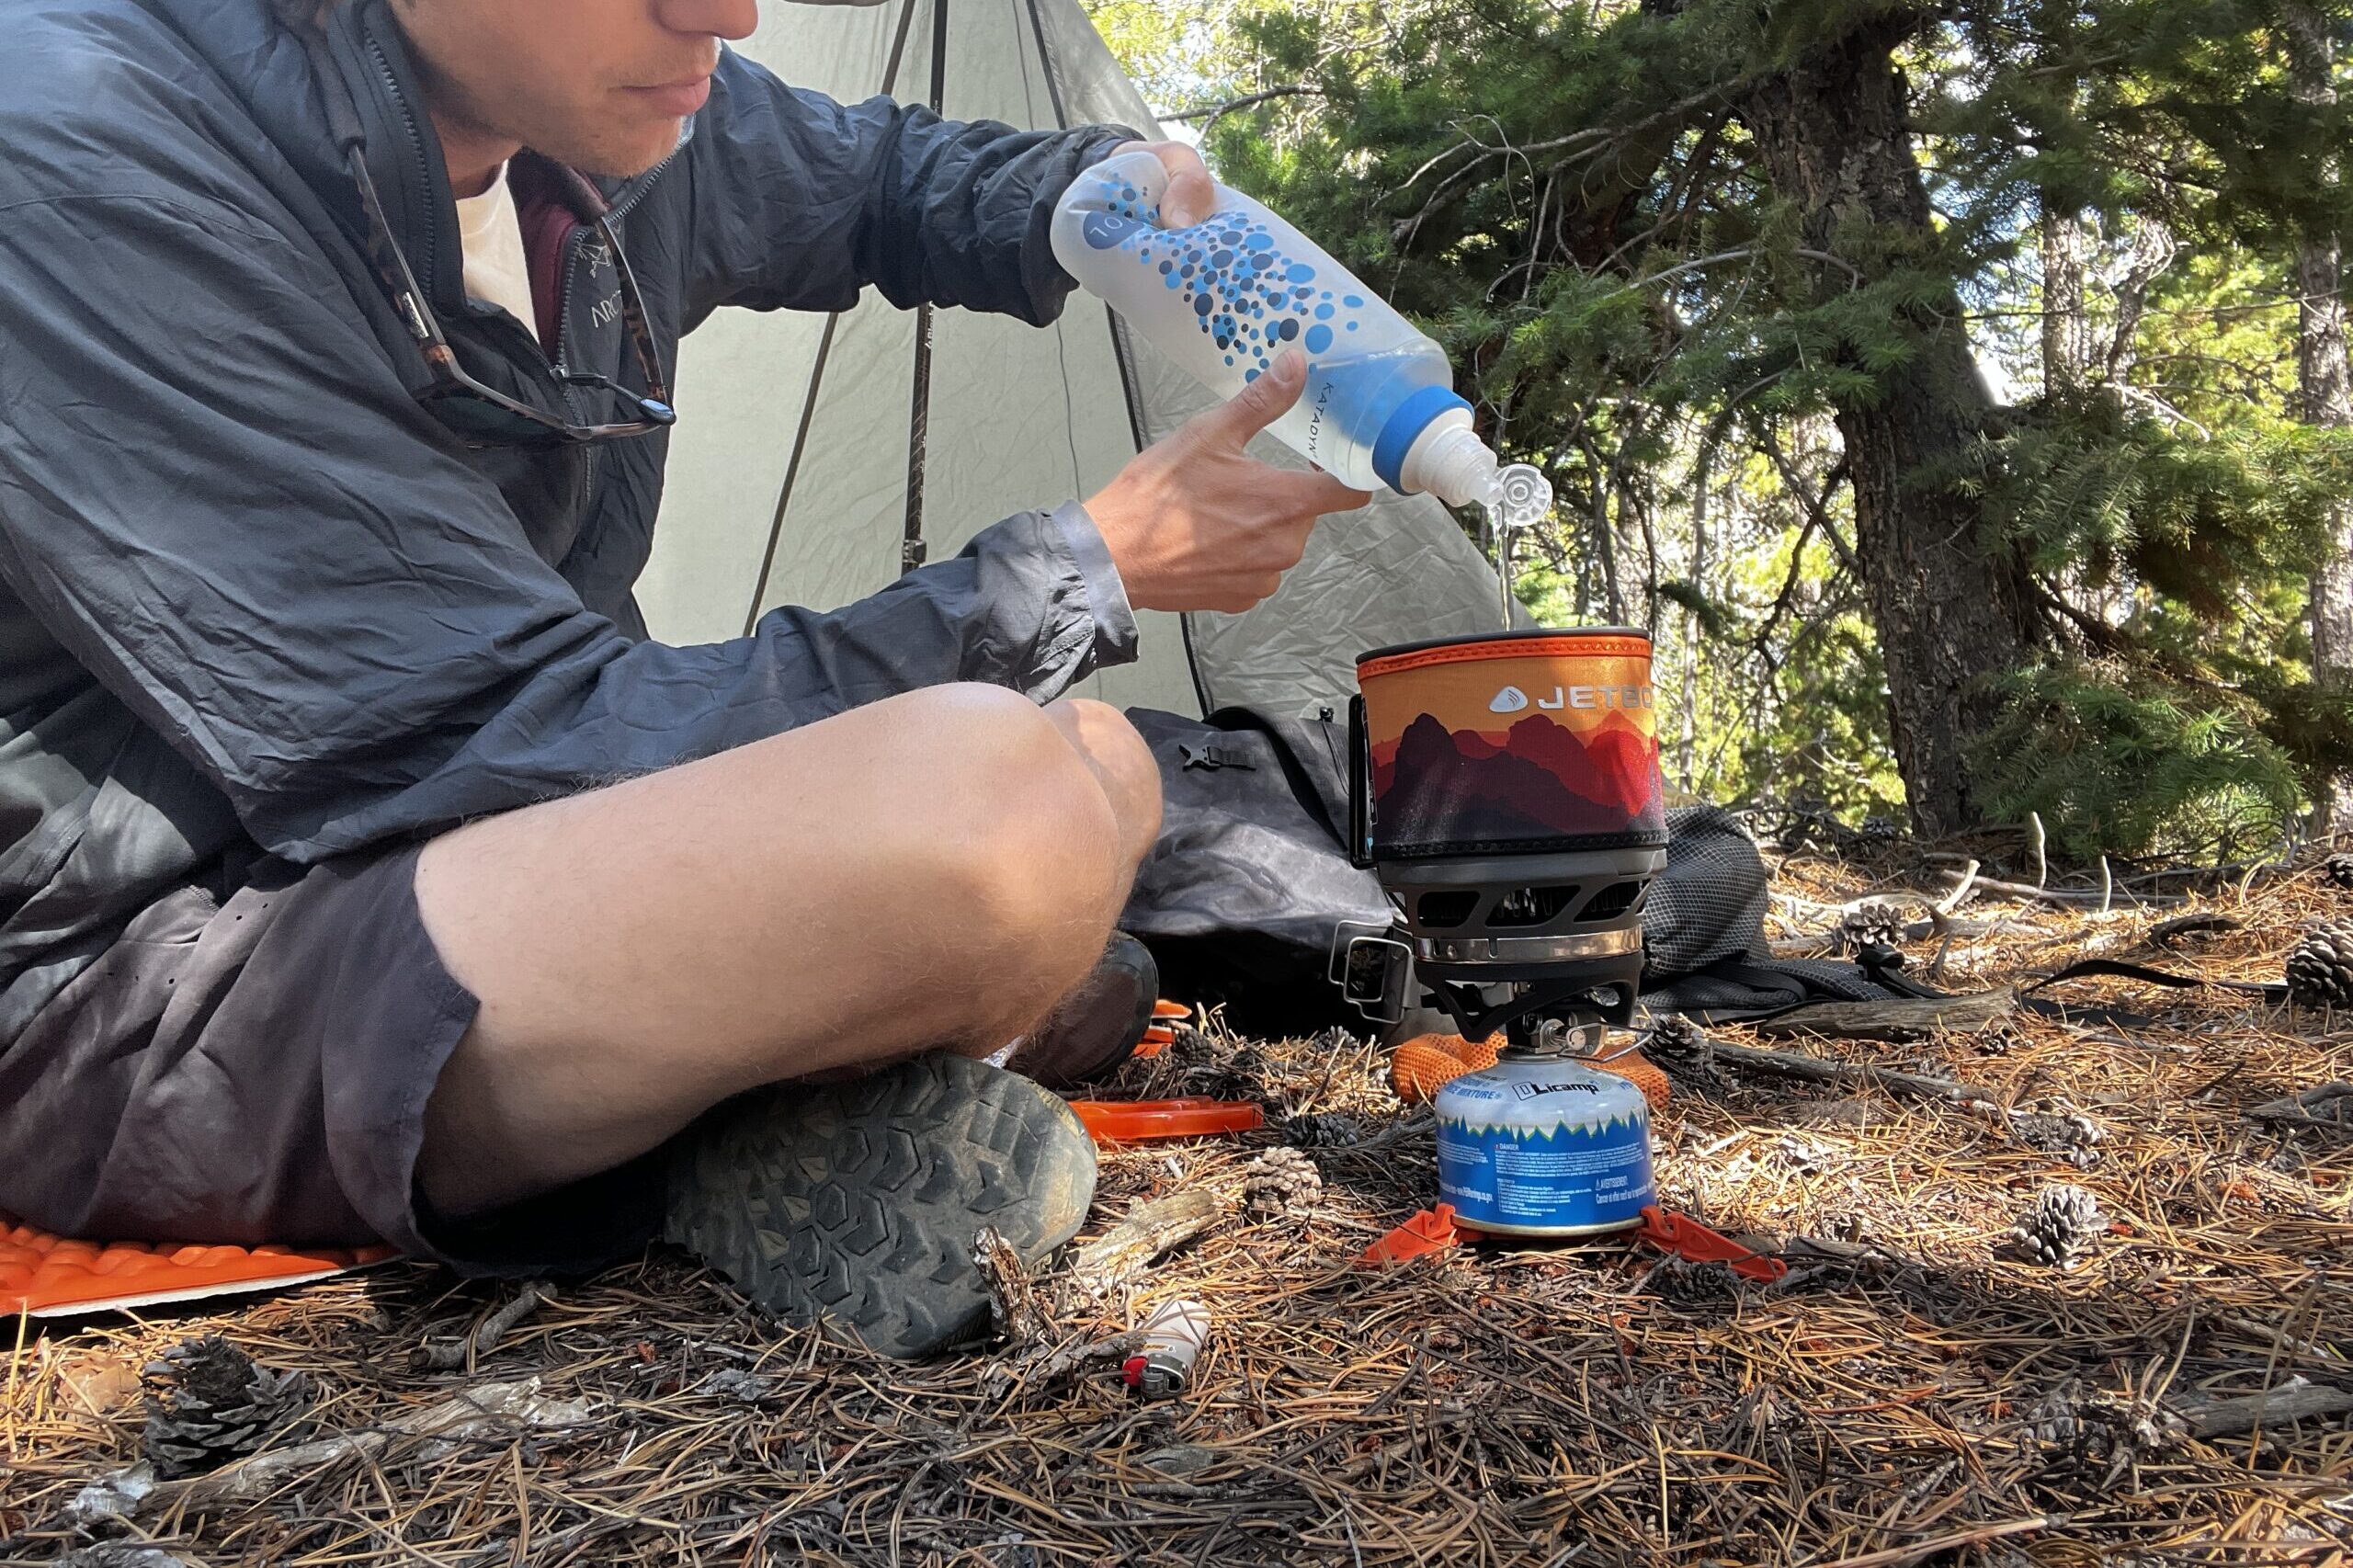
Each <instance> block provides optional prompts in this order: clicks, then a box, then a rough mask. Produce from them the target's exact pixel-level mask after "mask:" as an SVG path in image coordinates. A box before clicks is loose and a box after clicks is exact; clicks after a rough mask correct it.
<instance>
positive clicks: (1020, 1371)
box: [982, 1329, 1144, 1399]
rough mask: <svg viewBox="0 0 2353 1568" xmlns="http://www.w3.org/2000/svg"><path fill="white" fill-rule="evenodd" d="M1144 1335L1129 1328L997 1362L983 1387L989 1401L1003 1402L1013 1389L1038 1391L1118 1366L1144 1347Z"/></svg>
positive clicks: (984, 1381) (1038, 1348)
mask: <svg viewBox="0 0 2353 1568" xmlns="http://www.w3.org/2000/svg"><path fill="white" fill-rule="evenodd" d="M1143 1338H1144V1336H1143V1332H1142V1330H1141V1329H1131V1330H1129V1331H1128V1332H1127V1333H1125V1334H1115V1335H1111V1336H1110V1337H1109V1338H1108V1339H1086V1338H1080V1339H1074V1340H1072V1341H1071V1342H1070V1343H1069V1344H1067V1345H1063V1346H1057V1347H1055V1348H1052V1349H1048V1348H1046V1347H1045V1346H1038V1347H1036V1348H1034V1349H1032V1350H1031V1351H1030V1352H1029V1354H1028V1355H1027V1356H1021V1357H1017V1358H1014V1359H1011V1360H1006V1361H1000V1362H998V1363H997V1364H996V1365H995V1366H993V1367H991V1368H990V1369H988V1370H987V1371H986V1372H985V1373H983V1375H982V1385H983V1388H984V1389H985V1390H986V1391H987V1392H988V1393H989V1395H990V1396H991V1397H992V1398H996V1399H1002V1398H1004V1397H1005V1396H1006V1394H1008V1393H1010V1392H1013V1391H1014V1390H1016V1389H1026V1390H1030V1391H1039V1390H1044V1389H1050V1388H1052V1387H1053V1386H1054V1385H1056V1384H1057V1383H1060V1382H1063V1381H1066V1380H1068V1379H1070V1378H1073V1377H1075V1376H1077V1375H1078V1374H1079V1373H1080V1372H1083V1371H1085V1370H1086V1369H1087V1368H1089V1367H1096V1366H1101V1365H1104V1364H1106V1363H1109V1364H1112V1365H1117V1364H1118V1363H1120V1362H1121V1361H1124V1360H1126V1359H1127V1358H1129V1357H1131V1356H1132V1355H1134V1354H1135V1353H1136V1352H1137V1351H1138V1350H1141V1349H1142V1348H1143Z"/></svg>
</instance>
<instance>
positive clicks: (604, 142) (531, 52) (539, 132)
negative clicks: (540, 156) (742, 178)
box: [393, 0, 759, 175]
mask: <svg viewBox="0 0 2353 1568" xmlns="http://www.w3.org/2000/svg"><path fill="white" fill-rule="evenodd" d="M393 8H394V11H395V12H396V14H397V15H398V16H399V17H400V20H401V28H402V30H403V31H404V32H405V33H406V34H407V35H408V40H409V43H410V45H411V47H412V49H413V50H414V51H415V54H416V57H417V60H418V63H419V64H420V65H421V66H422V67H423V69H424V72H425V74H426V82H427V87H428V90H429V91H430V92H431V94H432V96H433V99H434V110H435V114H436V117H437V118H448V119H457V120H460V121H461V122H463V123H464V124H465V125H466V126H467V127H468V128H469V129H470V130H472V131H476V132H479V133H482V134H483V135H484V136H486V137H490V138H495V139H501V140H505V141H510V142H517V143H520V144H521V145H523V146H526V147H529V148H530V149H532V150H533V151H534V152H537V153H544V154H546V155H547V156H548V157H551V158H553V159H554V160H555V161H556V162H558V163H561V164H568V165H571V166H572V167H574V168H576V169H580V170H582V171H584V172H585V173H588V174H598V175H633V174H638V173H641V172H642V171H643V170H646V169H650V168H652V167H653V166H654V165H656V164H658V163H660V162H661V161H662V160H663V159H665V158H666V157H668V156H669V155H670V153H671V150H672V149H673V148H675V147H676V146H677V144H678V136H679V132H680V131H681V129H682V128H683V126H684V125H685V123H686V121H687V119H688V118H689V117H691V116H692V115H693V114H694V112H695V111H696V110H697V109H699V108H701V107H702V105H703V100H704V99H705V98H706V97H709V96H710V74H711V72H712V70H713V69H714V68H715V67H716V66H717V64H718V62H719V43H720V40H722V39H740V38H743V37H745V36H746V35H747V34H749V33H750V32H751V30H752V28H754V26H755V25H756V23H757V22H758V19H759V0H394V5H393Z"/></svg>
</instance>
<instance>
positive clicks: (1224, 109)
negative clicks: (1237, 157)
mask: <svg viewBox="0 0 2353 1568" xmlns="http://www.w3.org/2000/svg"><path fill="white" fill-rule="evenodd" d="M1323 96H1324V89H1323V88H1321V87H1319V86H1317V85H1314V84H1313V83H1312V82H1292V83H1290V84H1288V85H1284V86H1280V87H1267V88H1264V89H1262V90H1260V91H1258V92H1255V93H1245V94H1243V95H1242V97H1238V98H1228V99H1226V101H1225V102H1223V103H1222V104H1197V105H1195V106H1194V107H1193V108H1180V109H1177V110H1176V111H1174V112H1173V113H1169V114H1164V115H1162V116H1161V117H1160V119H1161V123H1162V124H1164V125H1165V124H1168V123H1171V122H1174V123H1176V124H1179V125H1181V124H1183V123H1185V122H1186V121H1187V120H1193V119H1198V120H1199V121H1200V122H1201V134H1202V135H1204V136H1206V135H1208V134H1209V131H1210V127H1211V126H1212V125H1215V124H1216V123H1217V122H1218V121H1219V120H1221V119H1224V118H1225V117H1226V116H1227V115H1229V114H1233V113H1235V112H1236V111H1238V110H1241V109H1245V108H1256V106H1257V105H1259V104H1263V103H1271V102H1273V101H1274V100H1275V99H1277V98H1297V97H1312V98H1320V97H1323Z"/></svg>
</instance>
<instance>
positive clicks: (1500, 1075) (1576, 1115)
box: [1437, 1061, 1656, 1236]
mask: <svg viewBox="0 0 2353 1568" xmlns="http://www.w3.org/2000/svg"><path fill="white" fill-rule="evenodd" d="M1437 1109H1438V1195H1439V1197H1441V1198H1442V1199H1445V1200H1446V1201H1447V1202H1449V1203H1450V1204H1452V1205H1453V1206H1454V1213H1455V1218H1456V1219H1457V1220H1459V1221H1461V1223H1463V1224H1465V1225H1468V1226H1470V1227H1472V1229H1473V1230H1488V1231H1495V1232H1499V1233H1506V1234H1520V1235H1562V1236H1568V1235H1580V1234H1585V1233H1593V1232H1601V1231H1613V1230H1621V1229H1624V1228H1625V1227H1627V1226H1630V1225H1633V1224H1637V1223H1639V1222H1640V1221H1641V1220H1642V1211H1643V1207H1644V1206H1645V1205H1647V1204H1649V1203H1652V1202H1654V1201H1655V1200H1656V1199H1655V1194H1654V1186H1653V1181H1652V1176H1651V1145H1650V1108H1649V1106H1648V1104H1647V1103H1646V1102H1644V1100H1643V1096H1642V1091H1640V1090H1639V1089H1636V1088H1635V1087H1634V1086H1633V1085H1631V1084H1630V1083H1628V1082H1626V1080H1624V1079H1622V1078H1620V1077H1617V1076H1615V1075H1614V1074H1603V1073H1597V1072H1594V1071H1593V1070H1592V1069H1590V1068H1586V1067H1579V1066H1576V1065H1574V1064H1573V1063H1568V1062H1557V1061H1553V1062H1544V1061H1536V1062H1499V1063H1497V1064H1496V1065H1495V1066H1494V1067H1491V1068H1488V1069H1486V1070H1485V1071H1483V1072H1480V1073H1472V1074H1465V1075H1464V1076H1462V1077H1460V1078H1457V1079H1455V1080H1454V1081H1453V1082H1452V1083H1450V1084H1449V1085H1446V1087H1445V1088H1444V1089H1443V1090H1441V1091H1440V1092H1439V1094H1438V1107H1437Z"/></svg>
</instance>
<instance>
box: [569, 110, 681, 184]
mask: <svg viewBox="0 0 2353 1568" xmlns="http://www.w3.org/2000/svg"><path fill="white" fill-rule="evenodd" d="M686 133H687V122H686V121H685V120H683V119H665V120H664V121H662V122H661V124H660V127H659V129H658V130H654V131H647V132H646V133H644V134H642V135H639V136H635V137H632V138H631V139H630V140H629V141H628V142H616V140H615V139H614V138H613V137H611V136H610V135H607V136H603V137H599V138H598V139H597V141H596V142H594V143H593V144H589V145H584V146H580V147H577V148H574V149H573V150H571V151H570V152H569V153H566V152H563V151H559V150H557V149H555V148H551V147H540V148H537V149H536V151H538V152H539V153H541V154H542V155H544V156H546V157H550V158H552V159H554V160H555V161H556V162H557V163H559V164H563V165H567V166H568V167H571V168H574V169H576V170H578V171H579V172H580V173H582V174H584V175H587V176H591V177H593V178H597V179H633V178H635V177H636V176H639V175H642V174H643V173H645V172H646V171H647V170H648V169H651V168H654V167H656V166H658V165H660V164H661V163H662V162H663V161H664V160H665V159H666V158H668V157H669V156H670V154H671V153H675V152H676V151H677V150H678V143H679V142H681V141H682V140H684V138H685V136H686Z"/></svg>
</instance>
